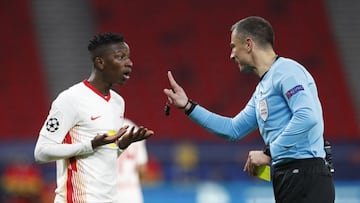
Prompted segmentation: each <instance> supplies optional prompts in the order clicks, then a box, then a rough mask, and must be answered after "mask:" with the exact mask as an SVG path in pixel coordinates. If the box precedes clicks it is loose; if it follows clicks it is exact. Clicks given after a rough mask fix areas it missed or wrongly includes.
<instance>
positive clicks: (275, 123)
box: [164, 16, 335, 203]
mask: <svg viewBox="0 0 360 203" xmlns="http://www.w3.org/2000/svg"><path fill="white" fill-rule="evenodd" d="M230 47H231V56H230V57H231V59H233V60H234V61H235V62H236V63H237V64H238V67H239V69H240V71H241V72H247V71H249V70H250V71H252V72H254V73H255V74H256V75H258V76H259V78H260V81H259V83H258V85H257V86H256V89H255V91H254V93H253V95H252V97H251V99H250V100H249V101H248V103H247V105H246V106H245V108H244V109H242V110H241V111H240V112H239V113H238V114H237V115H235V116H234V117H232V118H230V117H224V116H220V115H218V114H215V113H212V112H210V111H209V110H207V109H205V108H204V107H202V106H200V105H198V104H197V103H195V102H194V101H192V100H190V99H189V98H188V97H187V95H186V93H185V91H184V89H183V88H182V87H181V86H179V85H178V84H177V83H176V81H175V79H174V78H173V76H172V74H171V72H168V78H169V82H170V85H171V88H169V89H164V93H165V94H166V96H167V97H168V100H169V103H171V104H173V105H175V106H176V107H178V108H180V109H183V110H184V111H185V114H186V115H188V116H189V118H190V119H191V120H193V121H194V122H195V123H197V124H199V125H200V126H202V127H203V128H205V129H207V130H208V131H210V132H212V133H214V134H216V135H218V136H220V137H223V138H225V139H228V140H231V141H236V140H239V139H241V138H243V137H245V136H246V135H248V134H249V133H250V132H252V131H254V130H256V129H259V131H260V134H261V136H262V138H263V140H264V142H265V145H266V146H267V147H266V148H265V150H264V151H250V152H249V156H248V160H247V162H246V164H245V168H244V170H245V171H247V172H248V173H249V174H250V175H256V171H257V168H258V167H259V166H262V165H268V164H272V165H273V168H274V172H273V174H272V183H273V189H274V195H275V200H276V202H277V203H320V202H321V203H331V202H334V199H335V189H334V183H333V177H332V174H331V172H330V171H329V168H328V167H327V165H326V163H325V150H324V138H323V132H324V121H323V114H322V108H321V103H320V100H319V98H318V93H317V88H316V84H315V81H314V79H313V77H312V76H311V75H310V73H309V72H308V71H307V70H306V69H305V68H304V67H303V66H302V65H301V64H299V63H298V62H296V61H294V60H292V59H289V58H285V57H280V56H278V55H277V54H276V53H275V51H274V33H273V29H272V26H271V24H270V23H269V22H268V21H266V20H265V19H263V18H261V17H257V16H250V17H247V18H244V19H242V20H240V21H238V22H237V23H235V24H234V25H233V26H232V28H231V42H230Z"/></svg>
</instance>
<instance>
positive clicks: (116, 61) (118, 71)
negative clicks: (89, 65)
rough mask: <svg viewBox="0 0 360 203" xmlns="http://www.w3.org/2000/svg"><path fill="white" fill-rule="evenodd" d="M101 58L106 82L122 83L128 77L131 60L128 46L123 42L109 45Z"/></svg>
mask: <svg viewBox="0 0 360 203" xmlns="http://www.w3.org/2000/svg"><path fill="white" fill-rule="evenodd" d="M103 59H104V64H103V65H104V70H103V74H104V80H106V82H108V83H111V84H113V83H117V84H119V85H123V84H125V83H126V81H127V80H129V79H130V73H131V70H132V66H133V62H132V61H131V60H130V48H129V46H128V45H127V44H126V43H125V42H120V43H117V44H112V45H109V47H108V50H107V51H106V55H105V56H103Z"/></svg>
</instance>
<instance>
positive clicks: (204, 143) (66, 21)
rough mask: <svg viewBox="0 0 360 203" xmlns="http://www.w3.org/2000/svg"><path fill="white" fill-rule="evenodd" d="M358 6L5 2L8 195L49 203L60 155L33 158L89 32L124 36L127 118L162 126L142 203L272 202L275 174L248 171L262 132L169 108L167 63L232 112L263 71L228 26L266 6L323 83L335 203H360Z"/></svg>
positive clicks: (80, 75)
mask: <svg viewBox="0 0 360 203" xmlns="http://www.w3.org/2000/svg"><path fill="white" fill-rule="evenodd" d="M359 11H360V1H358V0H348V1H337V0H303V1H297V0H288V1H282V0H251V1H250V0H227V1H219V0H207V1H203V0H200V1H192V0H182V1H163V0H153V1H145V0H122V1H117V0H77V1H72V0H62V1H55V0H53V1H48V0H12V1H5V0H1V7H0V24H1V26H2V28H1V32H0V40H1V46H0V59H1V70H2V71H1V72H2V74H1V76H0V78H1V79H0V83H1V85H0V92H1V94H2V95H3V96H2V98H3V99H1V100H0V108H1V110H0V112H1V114H0V123H1V128H0V175H1V186H2V187H1V189H2V190H1V197H5V195H6V194H9V193H12V192H13V193H17V194H19V195H25V196H31V195H32V194H40V196H41V199H42V200H41V201H42V202H51V201H52V197H53V190H54V187H55V164H54V163H51V164H43V165H37V164H35V163H34V158H33V149H34V144H35V141H36V139H37V136H38V132H39V130H40V127H41V126H42V124H43V122H44V119H45V117H46V115H47V112H48V110H49V108H50V104H51V101H52V100H53V99H54V98H55V97H56V95H57V94H58V93H59V92H60V91H62V90H64V89H65V88H67V87H69V86H70V85H72V84H74V83H77V82H79V81H81V80H83V79H86V78H87V77H88V75H89V73H90V70H91V65H90V59H89V57H88V55H87V43H88V40H89V39H90V38H91V37H92V36H93V35H94V34H95V33H97V32H104V31H113V32H118V33H121V34H123V35H124V36H125V39H126V41H127V42H128V43H129V44H130V47H131V51H132V53H131V54H132V60H133V62H134V67H133V73H132V79H131V80H130V81H129V82H128V83H127V85H125V86H123V87H115V88H116V90H117V91H118V92H119V93H120V94H121V95H122V96H123V97H124V98H125V100H126V116H127V117H129V118H130V119H132V120H133V121H134V122H136V123H137V124H140V125H145V126H148V127H149V128H151V129H154V130H155V132H156V136H154V137H152V138H151V139H150V140H148V142H147V147H148V151H149V156H150V163H149V166H148V168H149V170H148V172H147V174H146V175H145V177H144V196H145V203H162V202H164V203H165V202H166V203H177V202H179V203H180V202H181V203H192V202H194V203H195V202H196V203H203V202H206V203H213V202H214V203H215V202H216V203H232V202H246V203H250V202H251V203H255V202H257V203H258V202H261V203H268V202H269V203H270V202H274V200H273V196H272V190H271V184H270V183H267V182H264V181H261V180H255V179H253V178H250V177H248V176H247V174H246V173H244V172H243V171H242V167H243V165H244V163H245V160H246V157H247V152H248V151H249V150H252V149H260V148H262V147H263V142H262V140H261V138H260V136H259V135H258V132H255V133H253V134H251V135H249V136H248V137H247V138H245V139H244V140H241V141H239V142H236V143H229V142H227V141H224V140H221V139H220V138H217V137H215V136H214V135H211V134H209V133H207V132H206V131H205V130H203V129H201V128H200V127H198V126H196V125H195V124H194V123H192V122H191V121H190V120H188V119H187V118H186V117H185V116H184V115H182V113H181V112H179V111H176V110H173V111H172V112H171V115H170V116H169V117H166V116H165V115H164V112H163V108H164V104H165V102H166V97H165V96H164V94H163V93H162V89H163V88H165V87H168V82H167V77H166V71H167V70H169V69H170V70H172V71H173V73H174V74H175V77H176V78H177V80H178V81H179V82H180V83H181V84H182V85H183V86H184V88H185V89H186V90H187V93H188V96H189V97H191V98H192V99H194V100H196V101H197V102H199V103H201V104H202V105H203V106H206V107H208V108H209V109H211V110H212V111H215V112H218V113H221V114H223V115H228V116H231V115H234V114H236V113H237V112H238V111H239V110H240V109H241V108H242V106H243V105H245V103H246V102H247V100H248V99H249V98H250V95H251V92H252V91H253V90H254V87H255V85H256V83H257V80H258V79H257V78H256V77H255V76H254V75H252V74H240V73H239V71H238V69H237V67H236V65H235V64H233V63H232V62H231V61H230V60H229V55H230V48H229V41H230V31H229V29H230V27H231V25H232V24H233V23H235V22H236V21H237V20H239V19H240V18H243V17H246V16H249V15H259V16H262V17H265V18H266V19H268V20H269V21H270V22H271V23H272V25H273V27H274V30H275V48H276V50H277V53H278V54H280V55H281V56H287V57H291V58H294V59H297V60H298V61H300V62H301V63H303V64H304V65H305V66H306V67H307V68H308V69H309V71H310V72H311V73H312V74H313V76H314V77H315V79H316V81H317V84H318V88H319V94H320V98H321V101H322V104H323V110H324V119H325V138H326V139H328V140H329V141H330V142H331V143H332V144H333V153H334V155H333V156H334V164H335V169H336V172H335V174H334V178H335V181H336V202H338V203H358V202H360V173H359V171H360V148H359V146H360V145H359V144H360V133H359V132H360V125H359V121H360V119H359V118H360V81H359V79H358V78H359V76H360V68H359V65H358V64H360V57H359V56H358V55H359V52H360V38H359V36H360V21H358V12H359ZM36 201H37V202H39V200H36ZM36 201H35V202H36ZM0 202H5V200H0ZM24 202H26V201H24ZM28 202H29V201H28Z"/></svg>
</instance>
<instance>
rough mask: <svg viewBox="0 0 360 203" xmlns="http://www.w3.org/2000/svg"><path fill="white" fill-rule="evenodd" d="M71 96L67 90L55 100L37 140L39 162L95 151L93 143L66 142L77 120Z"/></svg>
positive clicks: (35, 152)
mask: <svg viewBox="0 0 360 203" xmlns="http://www.w3.org/2000/svg"><path fill="white" fill-rule="evenodd" d="M76 112H77V111H76V109H75V108H74V106H73V103H72V102H71V96H70V95H69V94H68V93H67V92H65V93H62V94H60V95H59V97H58V98H57V99H56V100H55V101H54V102H53V104H52V106H51V109H50V112H49V115H48V117H47V119H46V121H45V122H44V124H43V126H42V128H41V130H40V133H39V137H38V140H37V142H36V146H35V150H34V157H35V160H36V161H37V162H40V163H43V162H50V161H55V160H58V159H64V158H69V157H73V156H77V155H82V154H88V153H92V152H93V148H92V143H91V142H90V141H89V142H87V143H76V144H71V143H66V142H64V140H65V136H66V135H67V134H68V132H69V130H70V129H71V128H72V127H73V126H74V125H75V124H76V122H77V113H76Z"/></svg>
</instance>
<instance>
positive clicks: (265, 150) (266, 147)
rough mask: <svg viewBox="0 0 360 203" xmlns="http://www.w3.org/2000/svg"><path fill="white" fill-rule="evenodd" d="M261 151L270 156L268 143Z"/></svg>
mask: <svg viewBox="0 0 360 203" xmlns="http://www.w3.org/2000/svg"><path fill="white" fill-rule="evenodd" d="M263 152H264V154H265V155H267V156H269V157H271V152H270V145H266V146H265V147H264V149H263Z"/></svg>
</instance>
